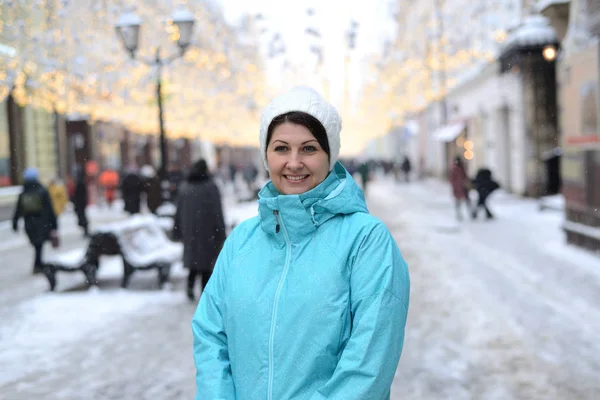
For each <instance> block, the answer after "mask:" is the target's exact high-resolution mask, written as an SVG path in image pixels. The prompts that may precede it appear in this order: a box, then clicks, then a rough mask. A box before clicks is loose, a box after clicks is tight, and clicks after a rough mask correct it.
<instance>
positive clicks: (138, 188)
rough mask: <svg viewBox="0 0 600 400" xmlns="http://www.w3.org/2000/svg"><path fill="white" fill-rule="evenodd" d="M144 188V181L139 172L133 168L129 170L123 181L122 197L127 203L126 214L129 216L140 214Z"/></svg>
mask: <svg viewBox="0 0 600 400" xmlns="http://www.w3.org/2000/svg"><path fill="white" fill-rule="evenodd" d="M142 186H143V183H142V179H141V178H140V176H139V175H138V173H137V171H135V170H134V169H133V168H129V169H128V170H127V172H126V173H125V177H124V178H123V180H122V181H121V196H122V197H123V202H124V203H125V207H124V208H125V212H128V213H129V214H139V212H140V204H141V196H142V190H143V187H142Z"/></svg>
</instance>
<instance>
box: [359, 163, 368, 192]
mask: <svg viewBox="0 0 600 400" xmlns="http://www.w3.org/2000/svg"><path fill="white" fill-rule="evenodd" d="M358 173H359V174H360V180H361V184H362V190H363V192H364V193H365V194H366V193H367V184H368V183H369V181H370V180H371V173H370V171H369V163H368V162H367V161H364V162H362V163H361V164H360V165H359V166H358Z"/></svg>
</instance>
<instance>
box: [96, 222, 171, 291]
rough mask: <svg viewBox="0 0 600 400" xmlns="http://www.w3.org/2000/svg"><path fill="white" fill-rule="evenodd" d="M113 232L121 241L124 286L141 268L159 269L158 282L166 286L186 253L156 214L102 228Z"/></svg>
mask: <svg viewBox="0 0 600 400" xmlns="http://www.w3.org/2000/svg"><path fill="white" fill-rule="evenodd" d="M100 232H104V233H111V234H113V235H114V236H115V237H116V240H117V242H118V244H119V249H120V254H121V257H122V259H123V279H122V281H121V287H123V288H126V287H127V286H128V285H129V281H130V280H131V276H132V275H133V273H134V272H135V271H138V270H151V269H156V270H157V271H158V284H159V286H160V287H162V286H163V285H164V284H165V283H166V282H167V281H168V280H169V275H170V271H171V266H172V265H173V264H174V263H175V262H177V261H180V260H181V259H182V257H183V246H182V245H181V244H180V243H174V242H172V241H171V240H170V239H169V238H168V236H167V234H166V233H165V231H164V230H163V229H162V228H161V226H160V223H159V221H158V218H157V217H155V216H153V215H143V216H138V215H136V216H133V217H132V218H130V219H128V220H126V221H123V222H119V223H117V224H112V225H110V226H106V227H102V228H100Z"/></svg>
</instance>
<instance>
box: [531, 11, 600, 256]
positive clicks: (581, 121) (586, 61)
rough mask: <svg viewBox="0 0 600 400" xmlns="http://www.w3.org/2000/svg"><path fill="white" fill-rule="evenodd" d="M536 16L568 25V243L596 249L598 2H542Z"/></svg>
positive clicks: (564, 98)
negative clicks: (540, 15) (538, 13)
mask: <svg viewBox="0 0 600 400" xmlns="http://www.w3.org/2000/svg"><path fill="white" fill-rule="evenodd" d="M539 8H540V11H541V12H542V13H544V14H545V15H547V16H548V17H549V18H551V20H552V24H553V25H554V26H556V27H557V28H560V27H561V26H563V27H564V26H566V30H565V31H564V37H562V43H561V48H562V50H561V54H560V56H559V61H558V71H557V75H556V79H557V81H558V84H559V94H558V97H559V104H560V113H559V121H560V127H561V131H562V133H563V137H562V151H563V159H562V163H561V172H562V179H563V194H564V196H565V204H566V210H565V213H566V221H565V224H564V229H565V232H566V235H567V241H568V242H569V243H573V244H576V245H579V246H582V247H585V248H588V249H590V250H593V251H598V250H600V212H599V210H600V120H599V115H600V102H599V98H598V92H599V84H600V83H599V82H600V79H599V76H600V71H599V69H600V63H599V62H598V60H599V57H600V51H599V48H598V46H599V44H598V43H599V41H598V36H600V1H598V0H571V1H564V0H563V1H544V2H541V3H540V7H539Z"/></svg>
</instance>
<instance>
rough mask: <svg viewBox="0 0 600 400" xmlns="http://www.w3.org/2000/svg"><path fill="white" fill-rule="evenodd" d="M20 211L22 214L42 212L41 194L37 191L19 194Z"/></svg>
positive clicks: (38, 213)
mask: <svg viewBox="0 0 600 400" xmlns="http://www.w3.org/2000/svg"><path fill="white" fill-rule="evenodd" d="M21 211H22V212H23V215H24V216H29V215H40V214H41V213H42V196H41V195H40V193H39V192H37V191H36V192H25V193H23V194H22V195H21Z"/></svg>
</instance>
